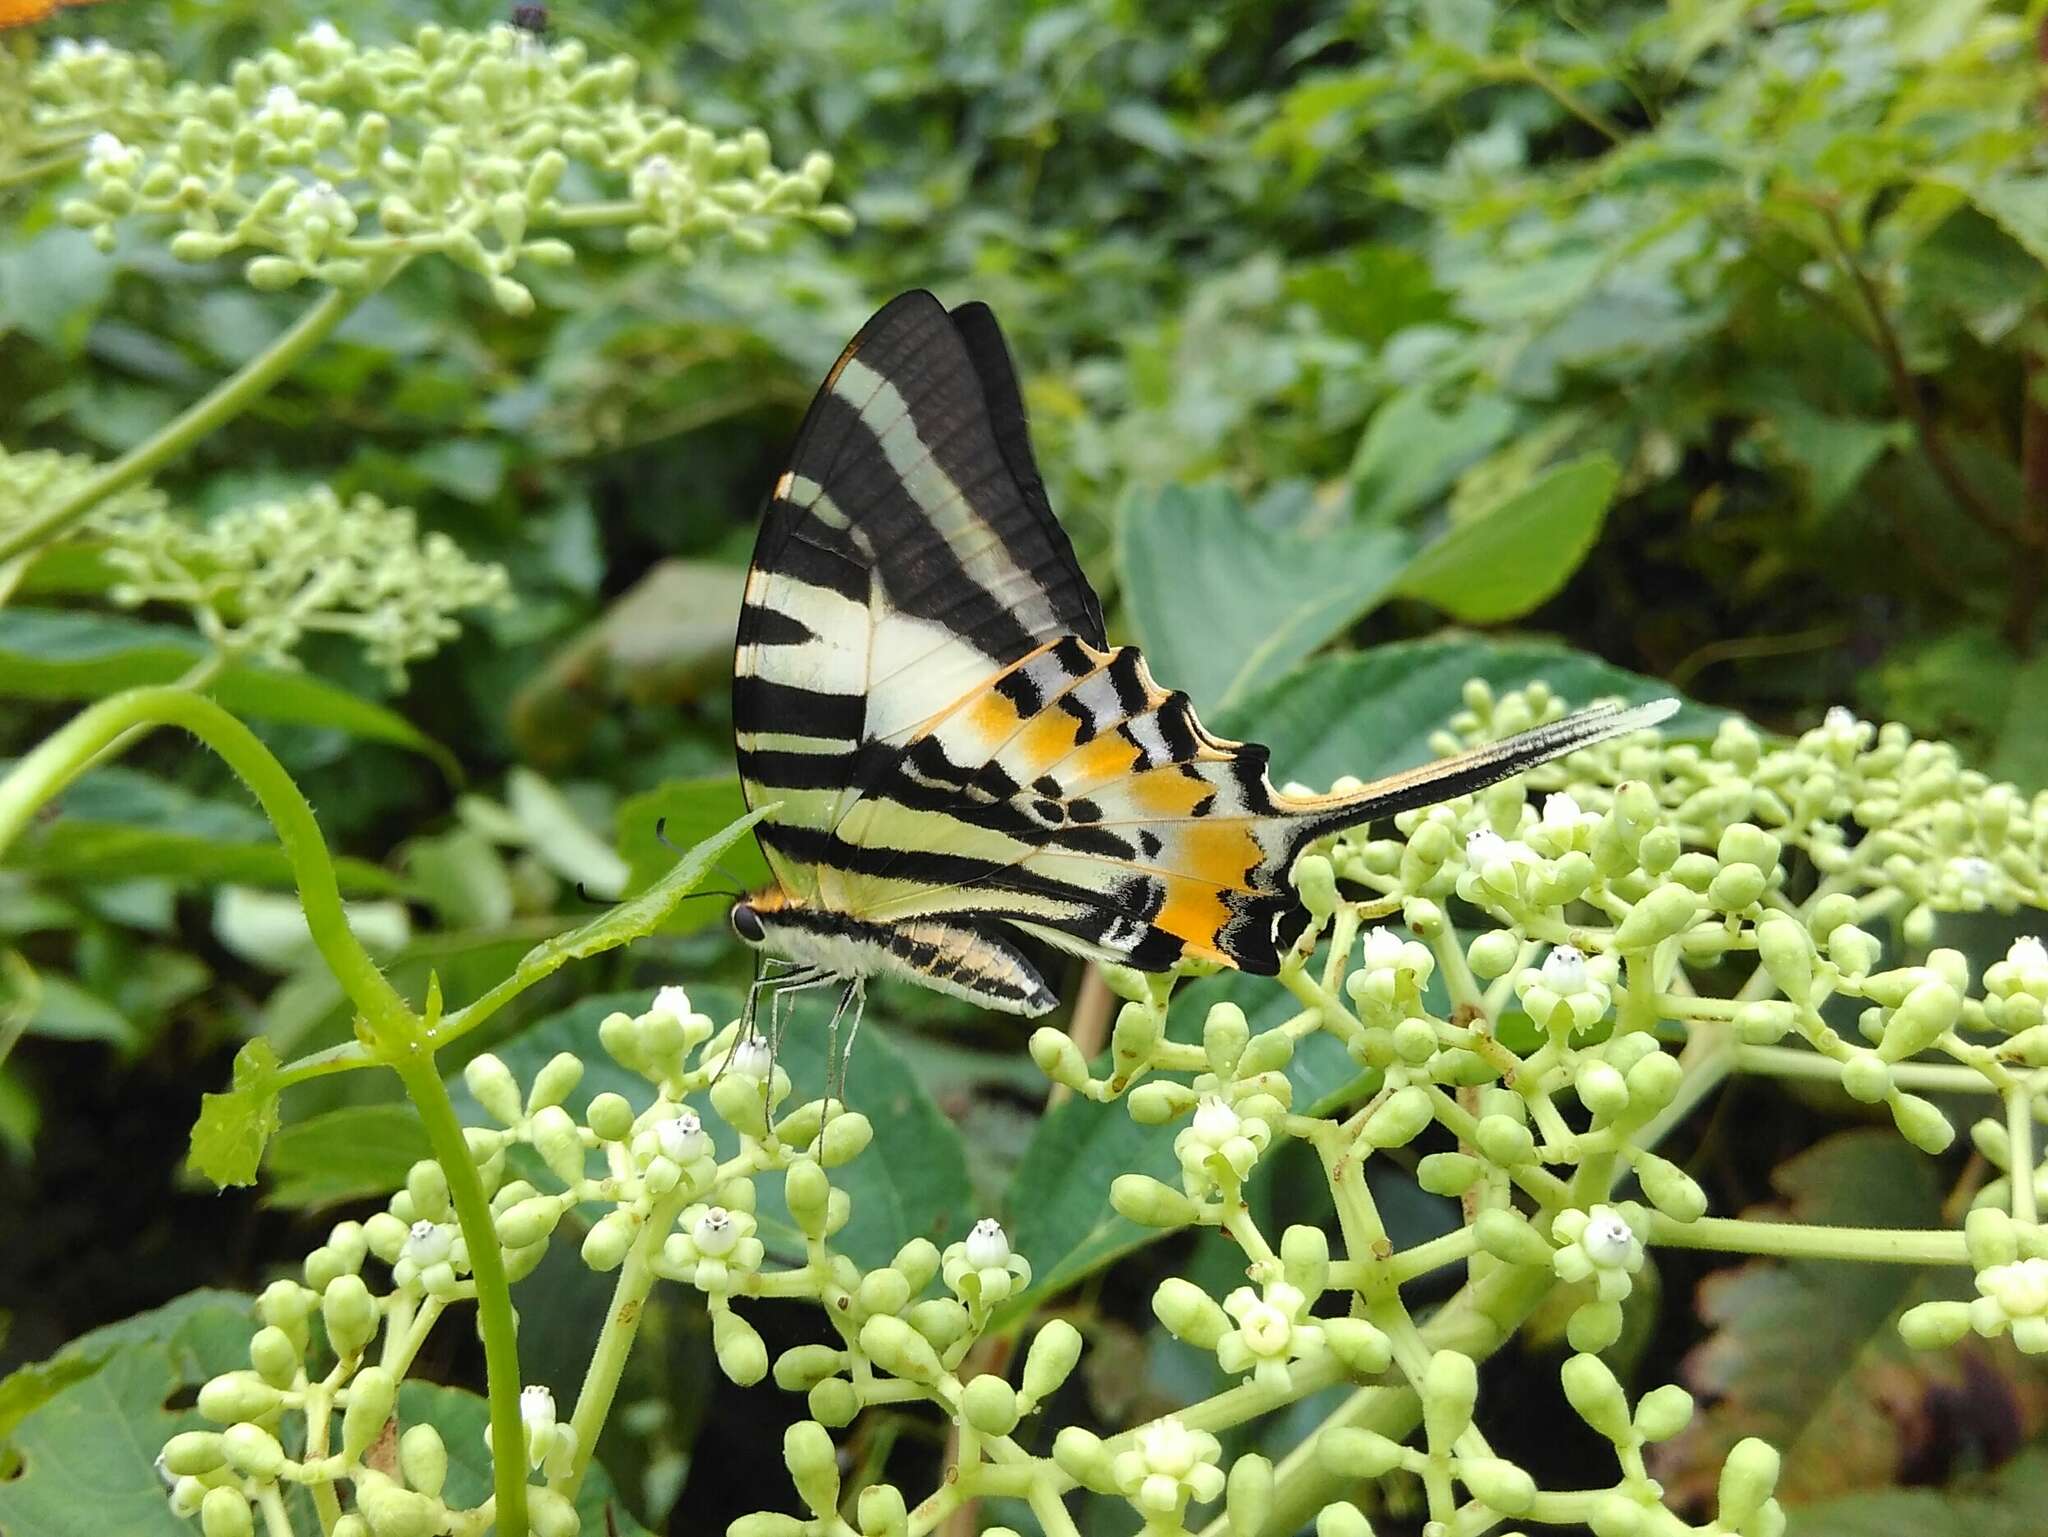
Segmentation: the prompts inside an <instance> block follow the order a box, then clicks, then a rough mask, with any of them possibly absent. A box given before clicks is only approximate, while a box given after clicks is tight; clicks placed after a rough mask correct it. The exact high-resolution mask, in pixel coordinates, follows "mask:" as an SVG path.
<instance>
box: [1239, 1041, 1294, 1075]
mask: <svg viewBox="0 0 2048 1537" xmlns="http://www.w3.org/2000/svg"><path fill="white" fill-rule="evenodd" d="M1293 1060H1294V1037H1293V1036H1291V1035H1289V1034H1288V1033H1287V1032H1286V1031H1285V1030H1267V1031H1263V1032H1261V1033H1260V1034H1259V1035H1256V1036H1254V1037H1253V1038H1252V1041H1251V1044H1250V1045H1248V1046H1247V1047H1245V1049H1244V1055H1243V1056H1241V1057H1239V1058H1238V1059H1237V1071H1238V1072H1240V1073H1242V1074H1244V1075H1245V1076H1246V1077H1247V1078H1250V1077H1255V1076H1257V1075H1259V1074H1261V1073H1276V1072H1279V1071H1280V1070H1281V1069H1282V1068H1284V1067H1286V1066H1287V1064H1288V1063H1290V1062H1292V1061H1293Z"/></svg>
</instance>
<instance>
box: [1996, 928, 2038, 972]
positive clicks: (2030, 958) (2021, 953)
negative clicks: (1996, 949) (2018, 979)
mask: <svg viewBox="0 0 2048 1537" xmlns="http://www.w3.org/2000/svg"><path fill="white" fill-rule="evenodd" d="M2005 964H2006V965H2008V966H2010V967H2012V968H2013V970H2015V971H2018V972H2020V973H2022V974H2023V975H2027V976H2032V975H2034V974H2035V973H2037V972H2041V971H2048V945H2044V944H2042V943H2041V941H2040V939H2039V938H2038V937H2037V936H2035V935H2033V934H2022V935H2021V936H2020V937H2019V938H2018V939H2015V940H2014V941H2013V942H2012V947H2011V948H2010V949H2008V950H2007V951H2006V952H2005Z"/></svg>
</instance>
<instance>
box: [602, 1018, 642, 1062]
mask: <svg viewBox="0 0 2048 1537" xmlns="http://www.w3.org/2000/svg"><path fill="white" fill-rule="evenodd" d="M597 1043H598V1045H600V1046H602V1047H603V1048H604V1049H605V1054H606V1055H607V1056H609V1057H610V1058H611V1059H612V1060H613V1061H614V1062H616V1063H618V1064H619V1066H621V1067H623V1068H626V1069H628V1070H629V1071H632V1072H636V1073H637V1072H639V1071H640V1070H641V1069H642V1068H644V1067H646V1066H647V1065H648V1062H647V1050H646V1047H645V1046H644V1045H643V1044H642V1041H641V1033H640V1022H639V1021H638V1020H637V1019H635V1018H634V1017H633V1016H632V1015H630V1014H627V1013H624V1012H622V1011H618V1010H614V1011H613V1012H612V1013H610V1014H607V1015H605V1017H604V1018H603V1019H601V1020H599V1021H598V1024H597Z"/></svg>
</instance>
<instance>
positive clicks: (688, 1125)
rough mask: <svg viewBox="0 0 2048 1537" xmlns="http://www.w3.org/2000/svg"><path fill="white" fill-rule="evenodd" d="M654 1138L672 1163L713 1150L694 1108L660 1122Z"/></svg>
mask: <svg viewBox="0 0 2048 1537" xmlns="http://www.w3.org/2000/svg"><path fill="white" fill-rule="evenodd" d="M676 991H678V992H680V991H682V989H680V988H678V989H676ZM654 1138H655V1141H656V1142H657V1143H658V1144H659V1145H660V1147H661V1156H662V1157H664V1158H666V1159H667V1160H668V1161H669V1162H670V1163H675V1164H684V1163H688V1162H690V1161H691V1160H692V1159H695V1158H702V1157H703V1156H704V1155H705V1154H706V1153H708V1152H710V1151H711V1138H710V1137H709V1136H708V1135H707V1134H706V1133H705V1131H704V1122H703V1119H702V1118H701V1117H700V1116H699V1115H698V1114H697V1112H696V1111H694V1110H679V1111H677V1112H676V1117H675V1119H674V1120H672V1121H662V1122H661V1123H659V1124H658V1125H657V1126H656V1127H655V1128H654Z"/></svg>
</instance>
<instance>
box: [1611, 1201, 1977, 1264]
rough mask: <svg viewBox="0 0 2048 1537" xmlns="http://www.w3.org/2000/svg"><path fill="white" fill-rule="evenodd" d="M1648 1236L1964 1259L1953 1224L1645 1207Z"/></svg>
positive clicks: (1814, 1252)
mask: <svg viewBox="0 0 2048 1537" xmlns="http://www.w3.org/2000/svg"><path fill="white" fill-rule="evenodd" d="M1649 1218H1650V1231H1649V1233H1648V1234H1647V1235H1646V1236H1647V1238H1648V1240H1649V1242H1651V1243H1657V1244H1666V1245H1669V1246H1670V1247H1672V1248H1677V1249H1719V1250H1724V1251H1726V1252H1728V1253H1731V1254H1768V1255H1772V1256H1774V1257H1776V1258H1780V1259H1839V1260H1867V1261H1873V1262H1875V1263H1878V1264H1889V1265H1967V1264H1968V1263H1969V1255H1968V1253H1967V1252H1966V1251H1965V1249H1964V1247H1963V1235H1962V1234H1961V1233H1960V1232H1958V1231H1955V1230H1953V1229H1944V1228H1930V1229H1925V1230H1919V1229H1906V1228H1880V1227H1834V1226H1828V1225H1814V1224H1808V1223H1800V1222H1750V1221H1745V1220H1744V1219H1742V1218H1739V1217H1701V1218H1699V1219H1697V1220H1696V1221H1692V1222H1678V1221H1675V1220H1674V1219H1672V1218H1670V1217H1667V1216H1665V1215H1664V1214H1663V1213H1662V1212H1657V1211H1653V1212H1651V1213H1649Z"/></svg>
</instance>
